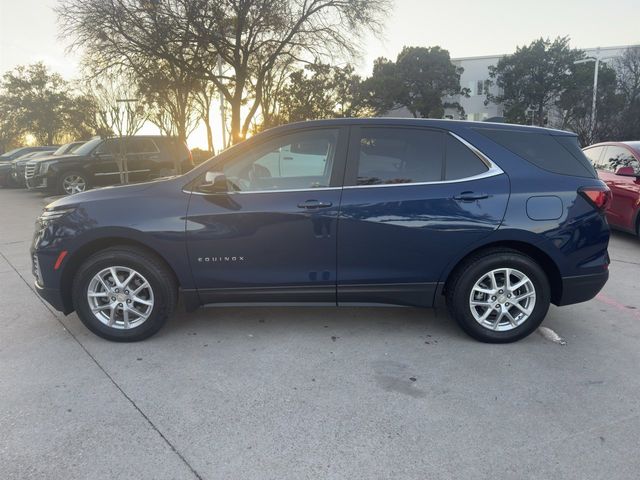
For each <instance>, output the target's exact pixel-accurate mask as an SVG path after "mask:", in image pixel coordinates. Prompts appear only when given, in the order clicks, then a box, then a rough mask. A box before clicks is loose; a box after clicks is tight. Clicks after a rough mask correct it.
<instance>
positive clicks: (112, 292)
mask: <svg viewBox="0 0 640 480" xmlns="http://www.w3.org/2000/svg"><path fill="white" fill-rule="evenodd" d="M87 301H88V302H89V307H90V308H91V311H92V312H93V315H94V316H95V317H96V318H97V319H98V320H99V321H100V322H101V323H103V324H104V325H107V326H108V327H110V328H115V329H130V328H135V327H138V326H140V325H141V324H143V323H144V322H145V321H146V320H147V319H148V318H149V315H151V312H152V310H153V305H154V296H153V289H152V288H151V284H150V283H149V282H148V281H147V279H146V278H145V277H144V276H143V275H142V274H141V273H139V272H137V271H136V270H134V269H132V268H129V267H122V266H114V267H107V268H105V269H103V270H100V271H99V272H98V273H96V274H95V275H94V276H93V278H92V279H91V281H90V282H89V287H88V288H87Z"/></svg>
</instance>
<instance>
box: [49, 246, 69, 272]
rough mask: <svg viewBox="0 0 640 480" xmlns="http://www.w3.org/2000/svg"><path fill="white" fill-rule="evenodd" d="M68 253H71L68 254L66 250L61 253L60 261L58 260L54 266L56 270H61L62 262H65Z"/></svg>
mask: <svg viewBox="0 0 640 480" xmlns="http://www.w3.org/2000/svg"><path fill="white" fill-rule="evenodd" d="M67 253H69V252H67V251H66V250H62V251H61V252H60V255H58V259H57V260H56V263H55V265H54V266H53V269H54V270H58V269H59V268H60V265H62V261H63V260H64V257H66V256H67Z"/></svg>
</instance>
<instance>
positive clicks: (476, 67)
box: [445, 45, 631, 121]
mask: <svg viewBox="0 0 640 480" xmlns="http://www.w3.org/2000/svg"><path fill="white" fill-rule="evenodd" d="M630 46H631V45H625V46H617V47H602V48H586V49H584V52H585V53H586V55H587V57H595V56H599V57H600V59H601V61H602V62H608V61H611V60H614V59H615V58H617V57H620V56H621V55H622V54H623V53H624V51H625V50H626V49H627V48H629V47H630ZM503 56H504V55H486V56H482V57H463V58H453V59H451V61H452V62H453V63H454V64H455V65H456V66H458V67H462V68H464V72H463V74H462V76H461V77H460V85H461V86H462V88H468V89H469V90H470V93H469V95H470V96H469V97H468V98H466V97H462V96H460V95H458V96H455V97H447V99H446V100H447V101H452V102H458V103H460V105H462V107H463V108H464V111H465V114H466V119H467V120H476V121H482V120H487V119H489V118H492V117H502V116H503V109H502V106H501V105H496V104H494V103H489V104H488V105H485V100H486V95H485V93H484V83H485V81H487V80H489V78H490V77H489V67H490V66H491V65H497V63H498V61H499V60H500V59H501V58H502V57H503ZM491 93H493V94H494V95H497V94H498V93H499V92H498V88H497V87H496V86H495V85H494V86H492V87H491ZM445 116H447V117H449V118H460V117H459V113H458V112H457V111H456V110H453V109H448V110H447V111H446V112H445Z"/></svg>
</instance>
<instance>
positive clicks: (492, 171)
mask: <svg viewBox="0 0 640 480" xmlns="http://www.w3.org/2000/svg"><path fill="white" fill-rule="evenodd" d="M447 133H448V134H449V135H451V136H452V137H453V138H455V139H456V140H458V141H459V142H460V143H462V144H463V145H464V146H465V147H467V148H468V149H469V150H471V151H472V152H473V153H474V154H475V156H476V157H478V158H479V159H480V161H481V162H482V163H484V164H485V166H486V167H487V171H486V172H483V173H479V174H478V175H473V176H471V177H464V178H456V179H455V180H434V181H432V182H410V183H383V184H381V185H346V186H345V187H344V188H345V189H355V188H378V187H412V186H421V185H440V184H448V183H462V182H472V181H474V180H481V179H483V178H489V177H495V176H496V175H502V174H503V173H504V171H503V170H502V169H501V168H500V167H499V166H498V165H496V164H495V162H493V160H491V159H490V158H489V157H488V156H487V155H485V154H484V153H482V152H481V151H480V150H478V149H477V148H476V147H475V146H473V145H472V144H471V143H469V142H467V141H466V140H465V139H464V138H462V137H460V136H458V135H456V134H455V133H453V132H449V131H448V132H447Z"/></svg>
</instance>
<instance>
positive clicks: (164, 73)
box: [137, 68, 199, 143]
mask: <svg viewBox="0 0 640 480" xmlns="http://www.w3.org/2000/svg"><path fill="white" fill-rule="evenodd" d="M173 71H174V69H171V68H167V69H161V68H158V69H157V70H155V71H147V72H146V73H145V74H144V75H143V76H140V77H138V78H137V81H138V89H139V91H140V96H141V97H142V99H143V101H144V104H145V106H146V107H147V108H148V112H149V117H148V118H149V120H150V121H151V122H152V123H153V124H155V125H156V126H157V127H158V128H159V129H160V131H161V132H162V133H163V134H164V135H172V136H176V137H178V139H179V140H180V141H182V142H185V143H186V141H187V137H188V136H189V134H191V132H193V130H194V129H195V127H196V126H197V123H198V118H199V115H198V110H197V105H196V88H197V83H196V82H194V81H192V80H191V79H190V78H189V77H188V76H186V75H180V76H174V77H173V78H172V77H171V76H169V73H173Z"/></svg>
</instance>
